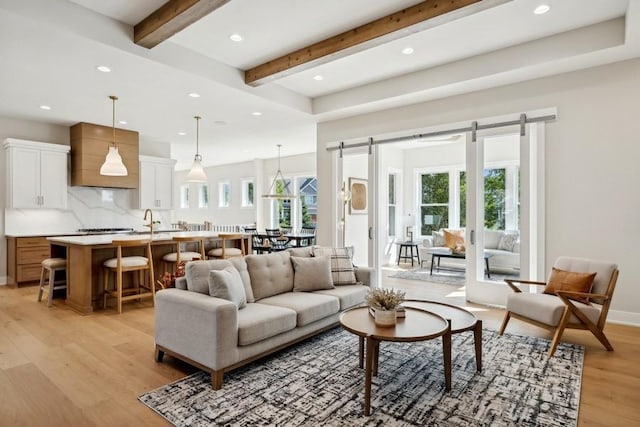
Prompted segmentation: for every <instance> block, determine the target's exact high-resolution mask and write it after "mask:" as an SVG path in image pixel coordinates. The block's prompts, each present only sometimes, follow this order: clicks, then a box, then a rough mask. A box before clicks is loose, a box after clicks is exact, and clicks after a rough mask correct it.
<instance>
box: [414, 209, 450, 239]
mask: <svg viewBox="0 0 640 427" xmlns="http://www.w3.org/2000/svg"><path fill="white" fill-rule="evenodd" d="M420 213H421V215H420V222H421V223H422V224H421V229H420V231H421V234H422V235H423V236H429V235H431V233H432V232H433V231H437V230H439V229H441V228H447V227H449V206H422V208H421V210H420Z"/></svg>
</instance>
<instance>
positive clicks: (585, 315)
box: [499, 257, 618, 356]
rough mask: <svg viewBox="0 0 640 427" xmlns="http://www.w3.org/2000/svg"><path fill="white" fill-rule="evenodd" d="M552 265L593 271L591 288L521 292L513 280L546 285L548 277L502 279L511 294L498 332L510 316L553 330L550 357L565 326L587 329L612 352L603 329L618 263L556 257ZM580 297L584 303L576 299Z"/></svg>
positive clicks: (579, 270) (503, 328) (578, 271)
mask: <svg viewBox="0 0 640 427" xmlns="http://www.w3.org/2000/svg"><path fill="white" fill-rule="evenodd" d="M554 267H555V268H556V269H560V270H564V271H571V272H576V273H596V275H595V278H594V279H593V286H592V288H591V291H590V292H574V291H568V290H558V291H556V292H555V295H551V294H547V293H535V294H532V293H525V292H522V290H521V289H520V288H519V287H518V286H516V283H519V284H525V285H542V286H545V285H547V282H548V281H549V280H548V281H547V282H537V281H530V280H517V279H514V280H512V279H505V282H506V283H507V285H509V287H510V288H511V289H512V290H513V291H514V293H513V294H509V295H508V296H507V312H506V313H505V316H504V319H503V321H502V326H501V327H500V332H499V333H500V335H502V334H503V333H504V330H505V328H506V327H507V323H508V322H509V319H510V318H511V317H514V318H516V319H519V320H523V321H525V322H528V323H532V324H534V325H536V326H539V327H541V328H545V329H547V330H550V331H553V332H554V335H553V341H552V342H551V348H550V349H549V356H553V355H554V353H555V351H556V348H557V347H558V344H559V343H560V338H561V337H562V333H563V332H564V330H565V329H567V328H569V329H585V330H589V331H591V333H592V334H593V335H594V336H595V337H596V338H597V339H598V340H599V341H600V343H602V345H603V346H604V347H605V348H606V349H607V350H609V351H613V346H612V345H611V343H610V342H609V340H608V339H607V337H606V336H605V334H604V331H603V329H604V326H605V322H606V320H607V314H608V313H609V307H610V305H611V298H612V296H613V291H614V289H615V286H616V281H617V279H618V266H617V265H616V264H613V263H609V262H603V261H595V260H590V259H584V258H571V257H559V258H558V259H557V260H556V262H555V264H554ZM550 277H551V276H550ZM581 299H584V301H586V303H583V302H579V301H578V300H581Z"/></svg>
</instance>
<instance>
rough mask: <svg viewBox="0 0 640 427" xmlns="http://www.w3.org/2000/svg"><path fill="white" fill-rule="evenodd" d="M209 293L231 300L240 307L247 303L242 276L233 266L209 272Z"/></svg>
mask: <svg viewBox="0 0 640 427" xmlns="http://www.w3.org/2000/svg"><path fill="white" fill-rule="evenodd" d="M209 295H211V296H212V297H217V298H222V299H226V300H227V301H231V302H232V303H234V304H235V305H236V306H237V307H238V308H239V309H240V308H242V307H244V306H245V305H247V297H246V295H245V293H244V285H243V284H242V278H241V277H240V273H239V272H238V270H236V269H235V267H233V266H229V267H225V268H223V269H222V270H211V271H210V272H209Z"/></svg>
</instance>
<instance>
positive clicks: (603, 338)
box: [587, 325, 613, 351]
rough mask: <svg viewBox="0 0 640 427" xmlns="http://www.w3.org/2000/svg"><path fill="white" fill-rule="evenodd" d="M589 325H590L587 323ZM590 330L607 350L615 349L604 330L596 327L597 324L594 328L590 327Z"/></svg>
mask: <svg viewBox="0 0 640 427" xmlns="http://www.w3.org/2000/svg"><path fill="white" fill-rule="evenodd" d="M587 326H588V327H589V326H590V325H587ZM589 330H590V331H591V333H592V334H593V335H594V336H595V337H596V338H598V341H600V343H601V344H602V345H603V346H604V348H606V349H607V351H613V346H612V345H611V343H610V342H609V340H608V339H607V337H606V336H605V334H604V332H602V331H601V330H600V329H598V328H596V327H595V326H594V328H593V329H592V328H591V327H589Z"/></svg>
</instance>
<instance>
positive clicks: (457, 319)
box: [402, 300, 478, 334]
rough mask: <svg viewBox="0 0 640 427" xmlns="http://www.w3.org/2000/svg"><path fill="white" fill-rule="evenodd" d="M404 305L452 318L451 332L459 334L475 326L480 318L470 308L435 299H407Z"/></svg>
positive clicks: (448, 318)
mask: <svg viewBox="0 0 640 427" xmlns="http://www.w3.org/2000/svg"><path fill="white" fill-rule="evenodd" d="M402 305H403V306H404V307H414V308H419V309H422V310H426V311H429V312H431V313H435V314H438V315H440V316H442V317H443V318H445V319H447V320H451V333H452V334H457V333H460V332H464V331H469V330H471V329H473V328H475V326H476V323H477V322H478V318H477V317H476V316H475V315H474V314H473V313H471V312H470V311H468V310H465V309H464V308H462V307H457V306H455V305H451V304H445V303H442V302H435V301H420V300H406V301H404V302H403V303H402Z"/></svg>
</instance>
